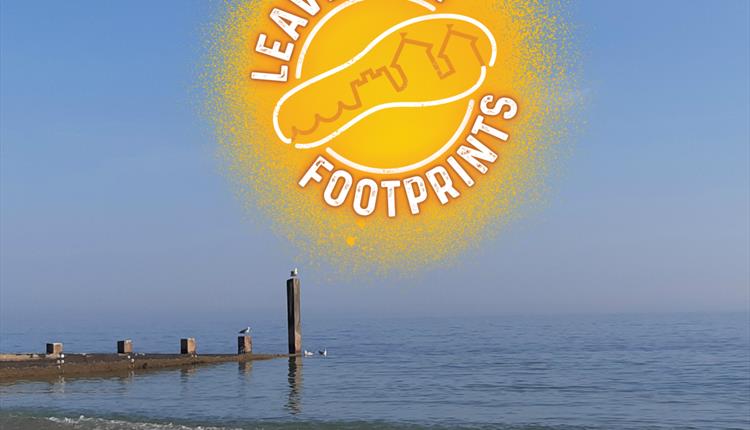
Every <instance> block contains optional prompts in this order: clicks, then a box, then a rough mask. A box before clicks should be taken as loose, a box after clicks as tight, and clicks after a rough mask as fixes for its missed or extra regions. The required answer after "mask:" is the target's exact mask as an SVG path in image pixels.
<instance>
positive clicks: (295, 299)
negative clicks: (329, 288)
mask: <svg viewBox="0 0 750 430" xmlns="http://www.w3.org/2000/svg"><path fill="white" fill-rule="evenodd" d="M299 311H300V309H299V278H298V277H297V269H294V270H293V271H292V277H291V278H289V279H287V281H286V316H287V326H288V330H289V333H288V334H289V353H290V354H299V353H301V352H302V327H301V323H300V312H299Z"/></svg>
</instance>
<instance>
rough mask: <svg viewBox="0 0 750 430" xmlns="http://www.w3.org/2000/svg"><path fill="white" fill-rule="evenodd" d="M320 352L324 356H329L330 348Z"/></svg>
mask: <svg viewBox="0 0 750 430" xmlns="http://www.w3.org/2000/svg"><path fill="white" fill-rule="evenodd" d="M318 354H320V355H322V356H323V357H327V356H328V350H327V349H324V350H322V351H318Z"/></svg>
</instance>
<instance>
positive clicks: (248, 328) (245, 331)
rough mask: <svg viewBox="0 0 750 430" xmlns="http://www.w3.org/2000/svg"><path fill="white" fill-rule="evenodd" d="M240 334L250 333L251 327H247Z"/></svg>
mask: <svg viewBox="0 0 750 430" xmlns="http://www.w3.org/2000/svg"><path fill="white" fill-rule="evenodd" d="M239 333H240V334H250V327H245V328H243V329H242V330H240V332H239Z"/></svg>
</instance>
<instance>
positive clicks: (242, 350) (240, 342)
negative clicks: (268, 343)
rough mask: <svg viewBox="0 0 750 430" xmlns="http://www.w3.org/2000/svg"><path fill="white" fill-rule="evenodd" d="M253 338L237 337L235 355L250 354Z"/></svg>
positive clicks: (248, 336)
mask: <svg viewBox="0 0 750 430" xmlns="http://www.w3.org/2000/svg"><path fill="white" fill-rule="evenodd" d="M252 352H253V338H252V336H250V335H247V336H237V354H239V355H242V354H252Z"/></svg>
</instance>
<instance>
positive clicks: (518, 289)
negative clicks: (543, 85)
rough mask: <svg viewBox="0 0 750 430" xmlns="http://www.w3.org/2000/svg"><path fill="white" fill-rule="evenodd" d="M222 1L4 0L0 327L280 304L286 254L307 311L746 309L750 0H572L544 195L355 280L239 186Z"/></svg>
mask: <svg viewBox="0 0 750 430" xmlns="http://www.w3.org/2000/svg"><path fill="white" fill-rule="evenodd" d="M221 7H222V3H221V2H202V1H191V2H179V3H177V2H166V1H165V2H158V3H156V4H152V3H150V2H135V3H128V4H124V3H123V4H118V3H107V4H102V3H99V2H92V1H81V2H75V3H47V4H45V5H44V6H43V7H41V6H39V5H38V4H37V5H36V6H35V5H33V4H31V3H27V2H13V3H11V2H6V3H3V4H2V7H1V8H0V51H2V61H1V62H0V94H1V96H0V142H1V148H0V150H1V154H2V156H1V157H0V323H2V324H0V325H2V326H6V325H8V326H15V325H18V324H23V323H24V322H28V323H29V324H32V325H33V324H34V321H38V322H41V321H47V319H49V320H52V321H58V323H59V324H65V322H66V321H73V320H75V319H76V318H78V319H86V318H91V319H99V320H102V319H106V318H108V317H111V318H114V319H118V320H119V318H122V320H123V321H125V320H126V319H125V316H126V315H135V316H142V317H143V316H145V317H148V316H149V315H153V316H154V321H158V319H156V318H157V317H164V316H169V315H176V316H184V317H186V318H187V317H188V316H189V315H200V316H201V317H203V316H207V315H220V314H221V313H228V314H232V313H239V312H247V313H248V314H250V315H252V314H253V313H256V314H257V315H266V314H267V315H268V316H269V317H271V318H273V316H274V315H276V313H277V312H280V313H282V314H283V312H284V309H285V308H284V290H283V285H284V280H285V279H286V277H287V275H288V273H289V269H290V268H292V267H299V268H300V272H301V276H302V282H303V287H302V288H303V293H302V294H303V315H311V316H326V315H330V316H335V315H345V316H347V315H348V316H355V317H356V316H357V315H358V314H360V315H385V316H394V317H399V316H409V315H423V316H438V315H471V314H481V315H488V314H505V315H510V314H513V315H515V314H533V315H536V314H561V313H562V314H569V313H584V314H586V313H649V312H660V313H661V312H723V311H740V312H748V310H750V263H749V259H750V250H749V248H750V226H749V223H750V221H748V219H750V207H749V204H750V203H749V202H750V185H749V184H750V174H749V170H750V154H749V153H748V145H749V144H748V142H749V141H750V124H749V120H748V118H749V117H750V84H749V83H748V80H749V78H748V76H749V74H750V68H749V67H748V62H749V58H750V54H748V52H749V51H750V42H749V41H748V40H749V39H750V32H749V30H748V21H747V17H748V13H749V11H750V5H749V4H748V3H747V2H743V1H736V2H720V3H714V4H703V3H698V2H693V3H689V4H685V3H684V2H677V1H668V2H659V3H657V4H654V3H653V2H645V1H640V2H627V3H623V4H613V3H609V2H594V1H586V2H580V3H576V4H571V6H570V11H571V14H570V17H569V19H570V20H571V21H572V22H573V23H574V25H575V27H576V28H575V34H576V35H577V41H578V44H579V46H580V56H581V60H580V63H581V71H580V74H579V77H578V80H579V82H580V85H581V87H582V93H581V94H580V95H579V96H580V97H582V98H584V105H585V109H584V113H583V115H582V118H583V120H584V122H585V124H583V125H582V127H581V130H580V131H579V132H578V133H577V134H576V135H575V136H574V141H573V142H572V143H571V145H569V149H570V151H569V154H568V155H566V156H565V159H564V161H563V162H562V164H561V165H560V169H559V172H557V173H555V174H554V175H553V176H552V177H550V180H549V182H548V184H547V188H548V189H549V192H548V193H547V195H546V196H545V200H544V201H543V202H541V203H540V204H539V205H537V206H535V207H529V208H526V210H525V213H526V216H524V217H523V218H522V219H520V220H517V221H514V222H513V223H512V225H511V226H510V228H509V229H507V230H506V231H504V232H503V233H502V234H501V235H500V236H499V237H496V238H493V239H491V240H486V241H484V242H483V243H481V244H480V246H479V247H477V248H475V249H472V250H470V251H469V252H467V253H466V254H464V255H462V256H461V257H460V259H459V260H458V261H451V262H448V264H447V265H446V266H445V267H441V268H435V269H431V270H429V271H426V272H424V273H419V274H416V275H414V276H413V277H409V278H401V277H398V276H383V277H380V276H369V277H367V278H365V277H359V278H358V277H354V278H352V279H349V280H340V279H339V280H337V279H334V278H332V277H331V270H330V269H329V268H327V267H326V266H325V265H323V264H317V263H316V262H307V263H306V262H302V261H295V258H296V257H295V256H296V255H297V251H296V250H295V248H294V246H293V244H290V243H288V241H287V240H286V239H285V238H283V237H280V236H277V235H275V234H274V233H273V231H272V230H271V225H270V221H269V220H267V219H265V218H263V217H262V216H257V215H256V216H253V215H251V214H248V213H247V212H246V209H245V208H244V207H243V203H242V202H241V201H240V200H239V199H238V198H237V197H236V195H235V189H234V186H233V184H232V183H231V181H230V179H229V178H228V177H227V174H226V173H225V169H224V166H223V164H222V161H221V160H220V158H219V157H218V155H217V150H218V148H217V144H216V142H215V139H214V136H213V134H212V130H211V126H210V124H209V123H208V121H207V120H206V119H205V118H203V117H202V116H201V112H200V109H201V103H202V100H201V97H200V95H201V92H200V89H199V87H200V84H199V75H200V73H201V72H202V69H201V64H202V61H203V59H204V57H203V54H204V47H203V44H204V35H205V32H206V31H207V28H208V27H209V26H210V24H211V23H212V21H213V17H214V16H215V14H216V13H217V11H218V10H219V9H220V8H221ZM646 11H647V13H644V12H646ZM707 16H711V17H712V19H706V17H707ZM636 28H637V31H636V30H635V29H636ZM697 29H700V31H698V30H697ZM655 41H657V42H658V43H656V42H655ZM196 318H197V317H196ZM29 320H32V321H29Z"/></svg>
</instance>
